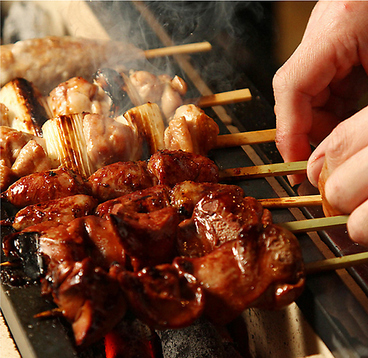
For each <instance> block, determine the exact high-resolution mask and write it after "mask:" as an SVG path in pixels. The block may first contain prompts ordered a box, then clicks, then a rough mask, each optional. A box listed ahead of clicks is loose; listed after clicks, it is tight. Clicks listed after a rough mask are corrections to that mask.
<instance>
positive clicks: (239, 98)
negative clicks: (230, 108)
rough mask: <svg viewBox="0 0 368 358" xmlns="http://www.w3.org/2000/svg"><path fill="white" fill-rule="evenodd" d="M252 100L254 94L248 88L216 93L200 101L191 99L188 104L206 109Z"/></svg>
mask: <svg viewBox="0 0 368 358" xmlns="http://www.w3.org/2000/svg"><path fill="white" fill-rule="evenodd" d="M251 99H252V94H251V93H250V90H249V89H248V88H243V89H239V90H234V91H228V92H221V93H215V94H211V95H208V96H203V97H200V98H199V99H190V100H188V101H187V102H188V103H195V104H196V105H197V106H198V107H201V108H206V107H212V106H222V105H225V104H231V103H239V102H246V101H250V100H251Z"/></svg>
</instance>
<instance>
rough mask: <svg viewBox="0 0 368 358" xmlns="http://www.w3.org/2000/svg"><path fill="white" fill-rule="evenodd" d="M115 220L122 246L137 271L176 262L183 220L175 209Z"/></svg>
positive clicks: (131, 214) (125, 215) (121, 216)
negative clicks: (181, 220)
mask: <svg viewBox="0 0 368 358" xmlns="http://www.w3.org/2000/svg"><path fill="white" fill-rule="evenodd" d="M114 218H115V220H116V223H117V227H118V231H119V234H120V237H121V241H122V245H123V247H124V250H125V252H126V253H127V254H128V255H129V257H130V258H131V261H132V266H133V269H134V270H135V271H137V270H140V269H142V268H143V267H146V266H154V265H158V264H161V263H168V262H171V261H172V260H173V258H174V257H175V255H176V251H175V241H176V230H177V226H178V223H179V220H180V219H179V214H178V213H177V211H176V210H175V209H174V208H172V207H167V208H163V209H160V210H156V211H152V212H149V213H136V212H126V213H121V214H120V215H119V216H114Z"/></svg>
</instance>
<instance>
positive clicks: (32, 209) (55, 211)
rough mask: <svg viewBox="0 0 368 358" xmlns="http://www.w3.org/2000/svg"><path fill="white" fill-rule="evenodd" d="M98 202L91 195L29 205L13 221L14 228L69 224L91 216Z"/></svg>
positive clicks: (19, 229) (79, 195)
mask: <svg viewBox="0 0 368 358" xmlns="http://www.w3.org/2000/svg"><path fill="white" fill-rule="evenodd" d="M97 204H98V202H97V200H96V199H94V198H93V197H91V196H89V195H84V194H76V195H73V196H67V197H65V198H60V199H54V200H50V201H45V202H42V203H39V204H34V205H28V206H26V207H25V208H23V209H21V210H19V211H18V212H17V214H16V215H15V217H14V219H13V224H12V225H13V228H14V229H15V230H17V231H21V230H23V229H25V228H26V227H29V226H33V225H36V224H39V223H41V222H44V221H53V222H56V223H62V224H67V223H69V222H70V221H72V220H73V219H76V218H78V217H82V216H87V215H91V214H93V212H94V209H95V208H96V206H97Z"/></svg>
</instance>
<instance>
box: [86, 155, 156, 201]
mask: <svg viewBox="0 0 368 358" xmlns="http://www.w3.org/2000/svg"><path fill="white" fill-rule="evenodd" d="M88 183H89V185H90V186H91V191H92V195H93V196H94V197H95V198H97V199H98V200H99V201H101V202H102V201H106V200H110V199H114V198H118V197H119V196H122V195H125V194H129V193H132V192H134V191H136V190H142V189H146V188H149V187H151V186H153V185H155V184H156V179H155V177H153V176H152V175H151V174H150V173H149V172H148V171H147V163H146V162H144V161H136V162H132V161H130V162H117V163H114V164H110V165H107V166H105V167H103V168H101V169H99V170H97V171H96V172H95V173H93V174H92V175H91V176H90V177H89V179H88Z"/></svg>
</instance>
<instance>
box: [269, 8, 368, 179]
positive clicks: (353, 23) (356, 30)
mask: <svg viewBox="0 0 368 358" xmlns="http://www.w3.org/2000/svg"><path fill="white" fill-rule="evenodd" d="M367 25H368V2H367V1H319V2H318V3H317V5H316V6H315V8H314V10H313V12H312V14H311V17H310V20H309V22H308V25H307V28H306V31H305V34H304V36H303V39H302V42H301V44H300V45H299V47H298V48H297V49H296V51H295V52H294V54H293V55H292V56H291V57H290V59H289V60H288V61H287V62H286V63H285V64H284V65H283V66H282V67H281V68H280V69H279V71H278V72H277V73H276V75H275V77H274V81H273V87H274V95H275V102H276V104H275V113H276V120H277V121H276V128H277V134H276V144H277V147H278V149H279V151H280V153H281V155H282V156H283V158H284V160H285V162H292V161H298V160H306V159H308V157H309V155H310V153H311V147H310V144H312V145H314V146H316V145H318V144H319V143H320V142H321V141H322V140H323V139H324V138H325V137H326V136H327V135H328V134H329V133H330V132H331V130H332V129H333V128H334V127H335V126H336V125H337V124H338V123H340V122H341V121H342V120H344V119H346V118H348V117H349V116H351V115H352V114H353V113H355V112H356V111H357V108H358V105H357V104H358V101H359V98H360V97H361V94H362V93H364V92H365V91H366V90H367V88H368V80H367V78H368V77H367V75H366V73H367V72H368V31H367V30H366V29H367ZM303 179H304V177H303V176H302V177H301V176H292V177H290V182H291V184H292V185H294V184H297V183H299V182H301V181H302V180H303Z"/></svg>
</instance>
